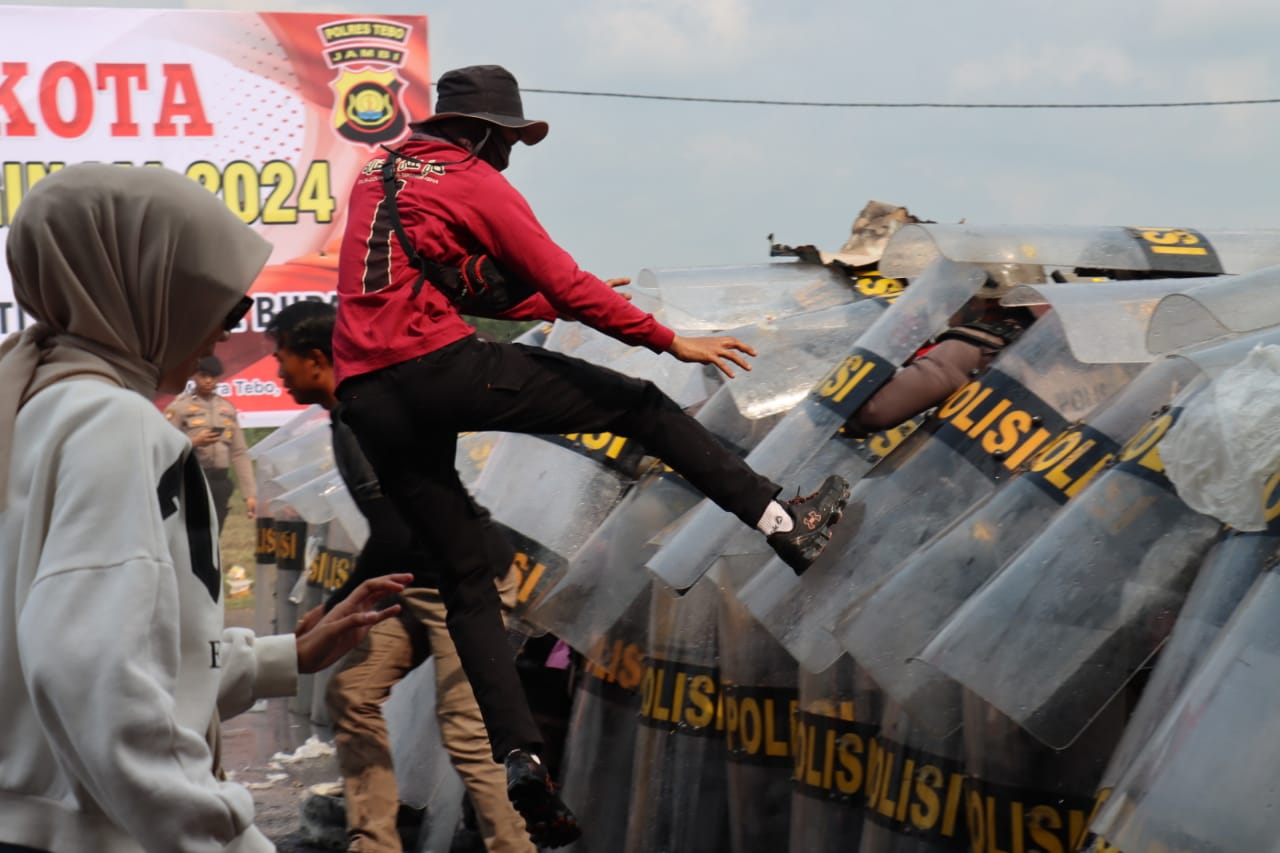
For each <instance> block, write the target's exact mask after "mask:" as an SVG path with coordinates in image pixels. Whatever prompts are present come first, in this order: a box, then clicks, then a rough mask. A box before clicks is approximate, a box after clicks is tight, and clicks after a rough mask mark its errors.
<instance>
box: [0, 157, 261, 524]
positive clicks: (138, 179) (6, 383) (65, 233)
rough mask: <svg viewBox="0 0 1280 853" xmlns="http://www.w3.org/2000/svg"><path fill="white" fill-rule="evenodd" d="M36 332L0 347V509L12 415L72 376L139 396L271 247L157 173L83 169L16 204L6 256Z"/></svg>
mask: <svg viewBox="0 0 1280 853" xmlns="http://www.w3.org/2000/svg"><path fill="white" fill-rule="evenodd" d="M6 249H7V252H6V254H7V256H8V262H9V271H10V273H11V274H12V277H13V291H14V296H15V297H16V298H17V301H18V304H19V305H20V306H22V309H23V310H24V311H26V312H27V313H28V314H30V315H31V316H33V317H35V319H36V321H37V322H36V323H35V324H33V325H31V326H28V327H27V328H26V329H25V330H24V331H22V332H20V333H19V334H15V335H10V336H9V337H8V338H6V339H5V340H4V342H3V343H2V344H0V510H2V509H3V508H4V503H5V495H6V488H7V486H8V479H9V463H10V458H11V456H12V450H13V443H14V429H15V423H16V419H17V414H18V409H19V408H20V407H21V406H22V405H23V404H24V403H25V402H26V401H27V400H29V399H30V398H31V397H32V396H34V395H35V394H36V393H37V392H39V391H41V390H42V389H44V388H47V387H49V386H50V385H52V384H53V383H55V382H58V381H60V380H63V379H67V378H69V377H72V376H84V375H92V376H99V377H102V378H103V379H104V380H105V381H108V382H113V383H115V384H117V385H119V386H121V387H123V388H130V389H132V390H134V391H137V392H138V393H139V394H142V395H144V396H146V397H151V396H152V395H154V394H155V392H156V385H157V384H158V382H159V380H160V377H161V376H162V375H164V374H165V373H167V372H168V371H170V370H173V369H174V368H175V367H177V366H178V365H180V364H181V363H182V362H183V360H185V359H186V358H188V357H189V356H190V355H191V354H192V352H193V350H194V348H195V347H197V346H198V345H199V344H200V343H201V342H203V341H204V340H205V339H206V338H207V337H208V336H209V335H210V334H211V333H212V332H213V330H214V328H216V327H217V326H218V325H220V324H221V323H222V322H223V320H224V318H225V317H226V315H227V313H228V312H229V311H230V310H231V309H232V308H233V307H235V304H236V302H237V301H238V300H239V299H240V297H241V296H243V295H244V294H245V293H246V292H247V291H248V289H249V286H250V285H251V284H252V283H253V280H254V278H255V277H256V276H257V274H258V271H259V270H261V269H262V265H263V264H265V263H266V261H267V256H268V255H269V254H270V252H271V246H270V244H269V243H268V242H267V241H265V240H263V239H262V238H261V237H259V236H258V235H257V234H255V233H254V232H253V231H252V230H251V229H249V227H248V226H246V225H245V224H244V223H243V222H241V221H240V220H239V219H237V218H236V216H235V215H234V214H232V213H231V212H230V211H229V210H227V207H226V205H225V204H223V203H222V202H221V201H220V200H218V199H217V198H216V197H215V196H213V195H212V194H211V193H210V192H208V191H207V190H205V189H203V188H202V187H200V186H199V185H198V184H196V183H195V182H194V181H192V180H190V179H188V178H186V177H184V176H183V175H180V174H178V173H177V172H172V171H169V170H168V169H162V168H156V167H149V166H148V167H132V166H108V165H103V164H84V165H78V166H69V167H67V168H65V169H62V170H60V171H58V172H55V173H54V174H52V175H50V176H49V177H47V178H45V179H43V180H41V181H40V182H39V183H38V184H36V185H35V187H33V188H32V190H31V191H30V192H29V193H27V195H26V196H25V197H24V198H23V200H22V204H21V205H20V206H19V208H18V211H17V214H16V215H15V216H14V218H13V223H12V225H11V226H10V229H9V239H8V243H7V246H6Z"/></svg>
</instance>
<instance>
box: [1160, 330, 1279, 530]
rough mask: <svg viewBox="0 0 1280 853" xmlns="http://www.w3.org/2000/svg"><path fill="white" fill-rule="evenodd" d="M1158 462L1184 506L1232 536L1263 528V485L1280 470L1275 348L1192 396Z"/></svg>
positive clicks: (1261, 350)
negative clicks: (1229, 528)
mask: <svg viewBox="0 0 1280 853" xmlns="http://www.w3.org/2000/svg"><path fill="white" fill-rule="evenodd" d="M1160 458H1161V460H1162V461H1163V463H1164V469H1165V474H1167V475H1168V477H1169V479H1170V481H1172V482H1173V485H1174V488H1176V489H1177V490H1178V496H1179V497H1181V498H1182V499H1183V500H1184V501H1185V502H1186V504H1187V506H1189V507H1191V508H1192V509H1194V510H1196V511H1197V512H1202V513H1204V514H1205V515H1209V516H1212V517H1214V518H1216V519H1218V520H1220V521H1223V522H1226V523H1227V524H1230V525H1231V526H1232V527H1234V528H1235V529H1236V530H1242V531H1258V530H1264V529H1266V526H1267V520H1266V517H1265V510H1264V508H1263V503H1262V493H1263V486H1264V485H1265V484H1266V482H1267V480H1268V479H1269V478H1270V477H1271V475H1272V474H1274V473H1275V472H1276V471H1277V469H1280V346H1274V345H1272V346H1258V347H1255V348H1254V349H1253V350H1252V351H1251V352H1250V353H1249V355H1247V356H1246V357H1245V358H1244V360H1243V361H1241V362H1240V363H1239V364H1237V365H1235V366H1234V367H1230V368H1228V369H1227V370H1225V371H1223V372H1222V374H1221V375H1220V376H1218V377H1217V378H1216V379H1215V380H1214V381H1213V383H1212V384H1211V385H1210V386H1209V387H1208V388H1207V389H1205V391H1204V392H1202V393H1200V394H1197V395H1196V396H1195V398H1193V399H1192V401H1191V402H1190V403H1188V404H1187V406H1186V408H1184V409H1183V411H1182V414H1181V416H1180V417H1179V418H1178V421H1177V423H1175V424H1174V425H1173V427H1172V428H1170V430H1169V432H1168V434H1166V435H1165V437H1164V439H1163V440H1162V441H1161V442H1160Z"/></svg>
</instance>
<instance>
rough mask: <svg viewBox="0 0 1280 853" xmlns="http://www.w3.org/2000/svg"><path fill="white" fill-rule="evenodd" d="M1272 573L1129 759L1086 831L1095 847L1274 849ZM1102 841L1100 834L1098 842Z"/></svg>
mask: <svg viewBox="0 0 1280 853" xmlns="http://www.w3.org/2000/svg"><path fill="white" fill-rule="evenodd" d="M1278 612H1280V576H1277V574H1276V572H1275V570H1274V568H1272V569H1270V570H1268V571H1266V572H1265V573H1264V574H1263V575H1262V577H1261V578H1259V579H1258V581H1257V583H1256V584H1255V585H1254V586H1253V588H1252V589H1251V590H1250V592H1249V593H1248V595H1247V596H1246V597H1245V599H1244V601H1243V602H1241V604H1240V606H1239V608H1238V610H1237V611H1236V613H1235V614H1234V615H1233V616H1232V617H1231V619H1230V621H1229V622H1228V623H1227V625H1226V626H1225V627H1224V628H1223V629H1222V632H1221V634H1220V635H1219V638H1218V640H1217V642H1216V643H1215V644H1214V645H1213V647H1212V649H1211V650H1210V651H1209V652H1208V654H1207V655H1206V656H1205V657H1204V660H1203V662H1202V663H1201V665H1200V667H1199V669H1197V671H1196V673H1195V675H1193V676H1192V678H1191V680H1190V681H1189V683H1188V684H1187V685H1186V687H1185V688H1184V689H1183V691H1182V692H1181V693H1180V694H1179V696H1178V698H1177V700H1176V701H1175V702H1174V703H1173V704H1172V705H1171V706H1170V707H1169V708H1168V711H1167V714H1166V715H1165V716H1164V718H1163V720H1162V721H1161V722H1160V724H1159V726H1158V727H1157V728H1156V730H1155V732H1154V733H1153V734H1152V735H1151V736H1150V737H1149V738H1148V739H1147V741H1146V743H1145V744H1144V745H1143V746H1142V748H1141V750H1140V751H1139V753H1138V755H1137V756H1136V758H1134V759H1133V761H1132V763H1131V764H1129V765H1128V766H1127V767H1124V768H1118V769H1119V770H1120V775H1119V779H1118V781H1117V782H1116V785H1115V789H1114V790H1113V791H1112V792H1111V794H1110V797H1108V798H1107V800H1106V802H1105V803H1104V804H1103V805H1102V807H1101V808H1100V809H1099V811H1098V816H1097V818H1096V819H1095V820H1094V821H1093V824H1092V829H1093V830H1094V832H1095V833H1096V834H1097V836H1098V839H1099V840H1098V841H1097V843H1096V845H1095V847H1094V848H1091V849H1096V850H1099V851H1119V850H1123V851H1125V853H1132V852H1133V851H1136V853H1147V851H1169V853H1210V851H1212V853H1218V851H1236V850H1242V851H1243V850H1268V851H1274V850H1275V849H1276V839H1277V838H1280V769H1277V764H1276V762H1275V761H1273V760H1271V755H1270V750H1269V745H1270V744H1272V743H1274V742H1275V740H1276V738H1275V737H1273V734H1277V733H1280V732H1278V728H1280V718H1277V716H1276V713H1275V708H1276V705H1277V703H1278V702H1280V621H1277V619H1276V613H1278ZM1104 839H1105V840H1104Z"/></svg>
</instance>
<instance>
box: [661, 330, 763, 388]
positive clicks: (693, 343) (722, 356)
mask: <svg viewBox="0 0 1280 853" xmlns="http://www.w3.org/2000/svg"><path fill="white" fill-rule="evenodd" d="M667 352H669V353H671V354H672V355H673V356H675V357H676V358H678V359H680V360H681V361H688V362H697V363H699V364H714V365H715V366H716V367H717V368H719V370H720V372H721V373H723V374H724V375H725V376H728V377H729V378H730V379H732V378H733V377H734V373H733V370H732V369H731V368H730V367H729V365H728V364H726V363H725V362H728V361H731V362H733V363H734V364H736V365H738V367H741V368H742V369H743V370H750V369H751V365H749V364H747V360H746V359H745V358H743V357H742V356H740V355H738V353H746V354H747V355H750V356H754V355H755V354H756V351H755V350H754V349H752V348H751V347H749V346H747V345H746V344H744V343H743V342H742V341H740V340H738V339H737V338H733V337H729V336H728V335H716V336H713V337H706V338H685V337H681V336H680V335H676V336H675V338H674V339H673V340H672V341H671V346H670V347H668V348H667Z"/></svg>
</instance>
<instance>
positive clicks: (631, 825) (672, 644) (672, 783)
mask: <svg viewBox="0 0 1280 853" xmlns="http://www.w3.org/2000/svg"><path fill="white" fill-rule="evenodd" d="M718 599H719V591H718V590H717V589H716V588H715V587H714V586H713V585H711V584H702V585H700V586H699V587H697V588H695V589H694V590H692V591H691V592H690V593H689V594H688V595H686V596H685V597H684V598H681V599H674V598H673V597H672V595H671V593H670V592H668V591H666V590H663V589H659V588H655V589H654V593H653V601H652V603H651V605H650V611H649V622H650V627H649V655H648V656H647V659H646V661H645V667H644V674H643V676H642V677H641V681H640V726H639V728H638V729H637V731H636V747H635V753H634V764H633V769H632V776H631V811H630V815H629V819H628V823H627V840H626V847H625V850H626V851H627V853H651V851H654V850H721V849H724V848H725V847H726V846H727V841H728V832H729V827H728V821H727V798H728V791H727V786H726V770H725V760H726V758H727V755H726V750H725V740H724V706H723V696H722V693H721V689H720V668H719V665H718V664H719V657H718V652H717V645H718V644H717V642H716V621H717V620H716V613H717V609H718Z"/></svg>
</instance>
